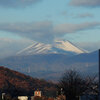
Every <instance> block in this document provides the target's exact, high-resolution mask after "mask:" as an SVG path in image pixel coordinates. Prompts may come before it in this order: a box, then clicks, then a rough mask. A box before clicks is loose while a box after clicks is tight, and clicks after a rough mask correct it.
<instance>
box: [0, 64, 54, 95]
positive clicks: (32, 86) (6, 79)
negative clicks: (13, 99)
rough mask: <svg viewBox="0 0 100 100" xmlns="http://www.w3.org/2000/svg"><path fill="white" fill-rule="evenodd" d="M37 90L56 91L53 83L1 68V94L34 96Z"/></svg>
mask: <svg viewBox="0 0 100 100" xmlns="http://www.w3.org/2000/svg"><path fill="white" fill-rule="evenodd" d="M36 89H40V90H41V91H42V92H43V91H45V92H50V93H52V91H54V92H55V91H56V89H55V84H53V83H51V82H47V81H45V80H43V79H42V80H39V79H37V78H32V77H30V76H26V75H24V74H22V73H19V72H16V71H13V70H10V69H8V68H5V67H2V66H0V92H4V93H10V94H12V95H13V96H18V95H33V93H34V90H36ZM54 92H53V93H54Z"/></svg>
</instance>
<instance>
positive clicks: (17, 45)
mask: <svg viewBox="0 0 100 100" xmlns="http://www.w3.org/2000/svg"><path fill="white" fill-rule="evenodd" d="M99 12H100V0H0V52H2V53H1V54H0V56H1V57H3V56H9V55H12V54H15V53H16V52H18V51H20V50H21V49H23V48H25V47H27V46H29V45H31V44H32V43H33V42H34V41H37V42H42V43H46V44H48V43H50V44H52V43H53V42H54V41H55V40H56V39H62V40H69V41H71V42H72V43H74V44H76V45H78V46H79V47H81V48H83V49H86V50H88V51H90V52H93V51H95V50H97V49H99V48H100V38H99V37H100V13H99Z"/></svg>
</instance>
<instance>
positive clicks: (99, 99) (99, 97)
mask: <svg viewBox="0 0 100 100" xmlns="http://www.w3.org/2000/svg"><path fill="white" fill-rule="evenodd" d="M98 100H100V49H99V96H98Z"/></svg>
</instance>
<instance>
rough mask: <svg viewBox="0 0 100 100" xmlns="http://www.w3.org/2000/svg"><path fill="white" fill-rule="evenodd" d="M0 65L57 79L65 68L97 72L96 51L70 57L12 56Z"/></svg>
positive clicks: (32, 74) (29, 73)
mask: <svg viewBox="0 0 100 100" xmlns="http://www.w3.org/2000/svg"><path fill="white" fill-rule="evenodd" d="M0 65H2V66H7V67H8V68H11V69H13V70H17V71H20V72H22V73H25V74H27V75H31V76H34V77H39V78H45V79H47V80H58V79H59V78H60V76H61V74H62V73H64V71H66V70H67V69H76V70H79V71H81V72H82V73H85V74H86V73H87V74H97V73H98V52H97V51H95V52H92V53H83V54H79V55H75V56H71V57H68V56H67V55H65V54H37V55H27V56H14V57H8V58H6V59H3V60H0Z"/></svg>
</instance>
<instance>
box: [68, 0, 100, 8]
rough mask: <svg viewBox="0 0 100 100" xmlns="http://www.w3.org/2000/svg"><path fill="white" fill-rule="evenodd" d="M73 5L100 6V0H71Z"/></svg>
mask: <svg viewBox="0 0 100 100" xmlns="http://www.w3.org/2000/svg"><path fill="white" fill-rule="evenodd" d="M70 5H72V6H83V7H84V6H85V7H100V0H71V1H70Z"/></svg>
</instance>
